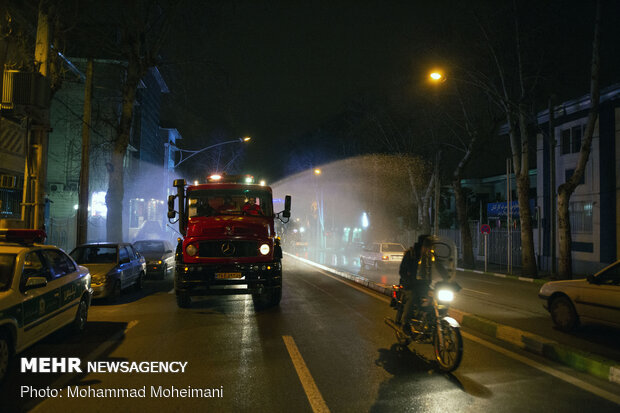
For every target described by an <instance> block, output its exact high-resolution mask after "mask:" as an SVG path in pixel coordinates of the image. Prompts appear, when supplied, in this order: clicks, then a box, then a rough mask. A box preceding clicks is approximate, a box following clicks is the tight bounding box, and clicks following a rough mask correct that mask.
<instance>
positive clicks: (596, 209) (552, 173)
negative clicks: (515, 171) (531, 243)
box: [537, 85, 620, 274]
mask: <svg viewBox="0 0 620 413" xmlns="http://www.w3.org/2000/svg"><path fill="white" fill-rule="evenodd" d="M590 106H591V102H590V96H589V95H586V96H583V97H580V98H578V99H574V100H571V101H567V102H564V103H562V104H561V105H558V106H556V107H555V108H554V122H553V127H552V129H553V131H554V136H555V145H553V144H552V143H551V139H550V137H549V133H540V134H538V136H537V168H538V178H537V180H538V183H537V185H538V189H539V190H538V204H539V205H542V206H543V207H542V226H543V231H542V237H543V241H542V247H543V248H542V250H543V253H542V257H541V263H540V265H541V267H542V268H543V269H546V270H549V269H551V267H552V262H553V260H556V262H557V251H558V244H557V238H558V237H557V233H556V234H554V233H553V232H552V225H551V219H552V211H555V210H556V209H557V203H556V195H555V194H557V188H558V187H559V186H560V185H561V184H562V183H564V182H566V180H567V179H568V178H569V177H570V176H571V175H572V173H573V171H574V170H575V167H576V165H577V161H578V159H579V151H580V148H581V140H582V138H583V134H584V131H585V126H586V123H587V119H588V111H589V109H590ZM538 123H539V125H540V130H542V131H547V130H549V111H543V112H541V113H539V114H538ZM551 151H553V153H554V154H555V170H552V169H551V156H550V155H551ZM552 178H554V180H555V183H554V186H552ZM619 182H620V85H613V86H611V87H607V88H604V89H602V90H601V97H600V105H599V113H598V120H597V122H596V126H595V129H594V135H593V139H592V150H591V152H590V157H589V159H588V163H587V165H586V169H585V174H584V177H583V180H582V182H581V184H580V185H578V186H577V188H576V189H575V192H574V193H573V195H572V196H571V198H570V203H569V210H570V220H571V236H572V259H573V272H574V273H575V274H587V273H592V272H595V271H597V270H599V269H601V268H603V267H604V266H606V265H607V264H609V263H612V262H614V261H616V260H617V259H618V256H619V250H618V248H619V247H620V239H619V237H620V231H619V230H618V229H619V228H618V224H619V223H620V203H619V201H620V192H619V188H618V183H619ZM555 219H556V220H557V214H556V218H555ZM556 232H557V225H556ZM554 242H555V245H556V248H555V251H556V253H555V257H554V256H553V255H554V254H553V251H552V248H551V245H552V243H554Z"/></svg>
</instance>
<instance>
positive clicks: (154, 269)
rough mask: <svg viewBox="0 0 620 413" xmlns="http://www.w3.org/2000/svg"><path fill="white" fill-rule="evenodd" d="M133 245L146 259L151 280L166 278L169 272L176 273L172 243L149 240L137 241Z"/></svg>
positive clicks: (147, 273) (147, 272) (147, 271)
mask: <svg viewBox="0 0 620 413" xmlns="http://www.w3.org/2000/svg"><path fill="white" fill-rule="evenodd" d="M133 245H134V247H135V248H136V249H137V250H138V251H139V252H140V254H142V255H143V256H144V258H145V259H146V275H147V276H148V277H149V278H166V277H167V276H168V273H169V271H174V263H175V261H174V251H173V248H172V245H171V244H170V242H168V241H165V240H153V239H149V240H141V241H136V242H134V243H133Z"/></svg>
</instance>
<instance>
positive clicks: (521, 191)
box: [516, 168, 538, 278]
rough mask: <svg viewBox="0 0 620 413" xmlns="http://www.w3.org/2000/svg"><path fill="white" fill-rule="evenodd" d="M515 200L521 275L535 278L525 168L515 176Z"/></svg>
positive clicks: (528, 184) (530, 214)
mask: <svg viewBox="0 0 620 413" xmlns="http://www.w3.org/2000/svg"><path fill="white" fill-rule="evenodd" d="M516 178H517V199H518V201H519V216H520V219H521V267H522V275H523V276H525V277H531V278H537V277H538V268H537V267H536V255H535V253H534V235H533V232H532V213H531V211H530V199H529V198H530V197H529V192H530V177H529V174H528V170H527V168H523V170H522V171H521V173H520V174H518V175H517V177H516Z"/></svg>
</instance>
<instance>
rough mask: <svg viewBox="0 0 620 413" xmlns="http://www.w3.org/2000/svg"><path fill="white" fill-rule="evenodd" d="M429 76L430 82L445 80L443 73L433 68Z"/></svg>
mask: <svg viewBox="0 0 620 413" xmlns="http://www.w3.org/2000/svg"><path fill="white" fill-rule="evenodd" d="M429 77H430V78H431V81H432V82H444V81H445V80H446V77H445V76H444V75H443V73H442V72H441V71H439V70H434V71H432V72H431V73H430V74H429Z"/></svg>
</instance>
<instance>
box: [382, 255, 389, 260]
mask: <svg viewBox="0 0 620 413" xmlns="http://www.w3.org/2000/svg"><path fill="white" fill-rule="evenodd" d="M381 259H382V260H383V261H388V260H389V259H390V257H388V256H387V255H384V256H382V257H381Z"/></svg>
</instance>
